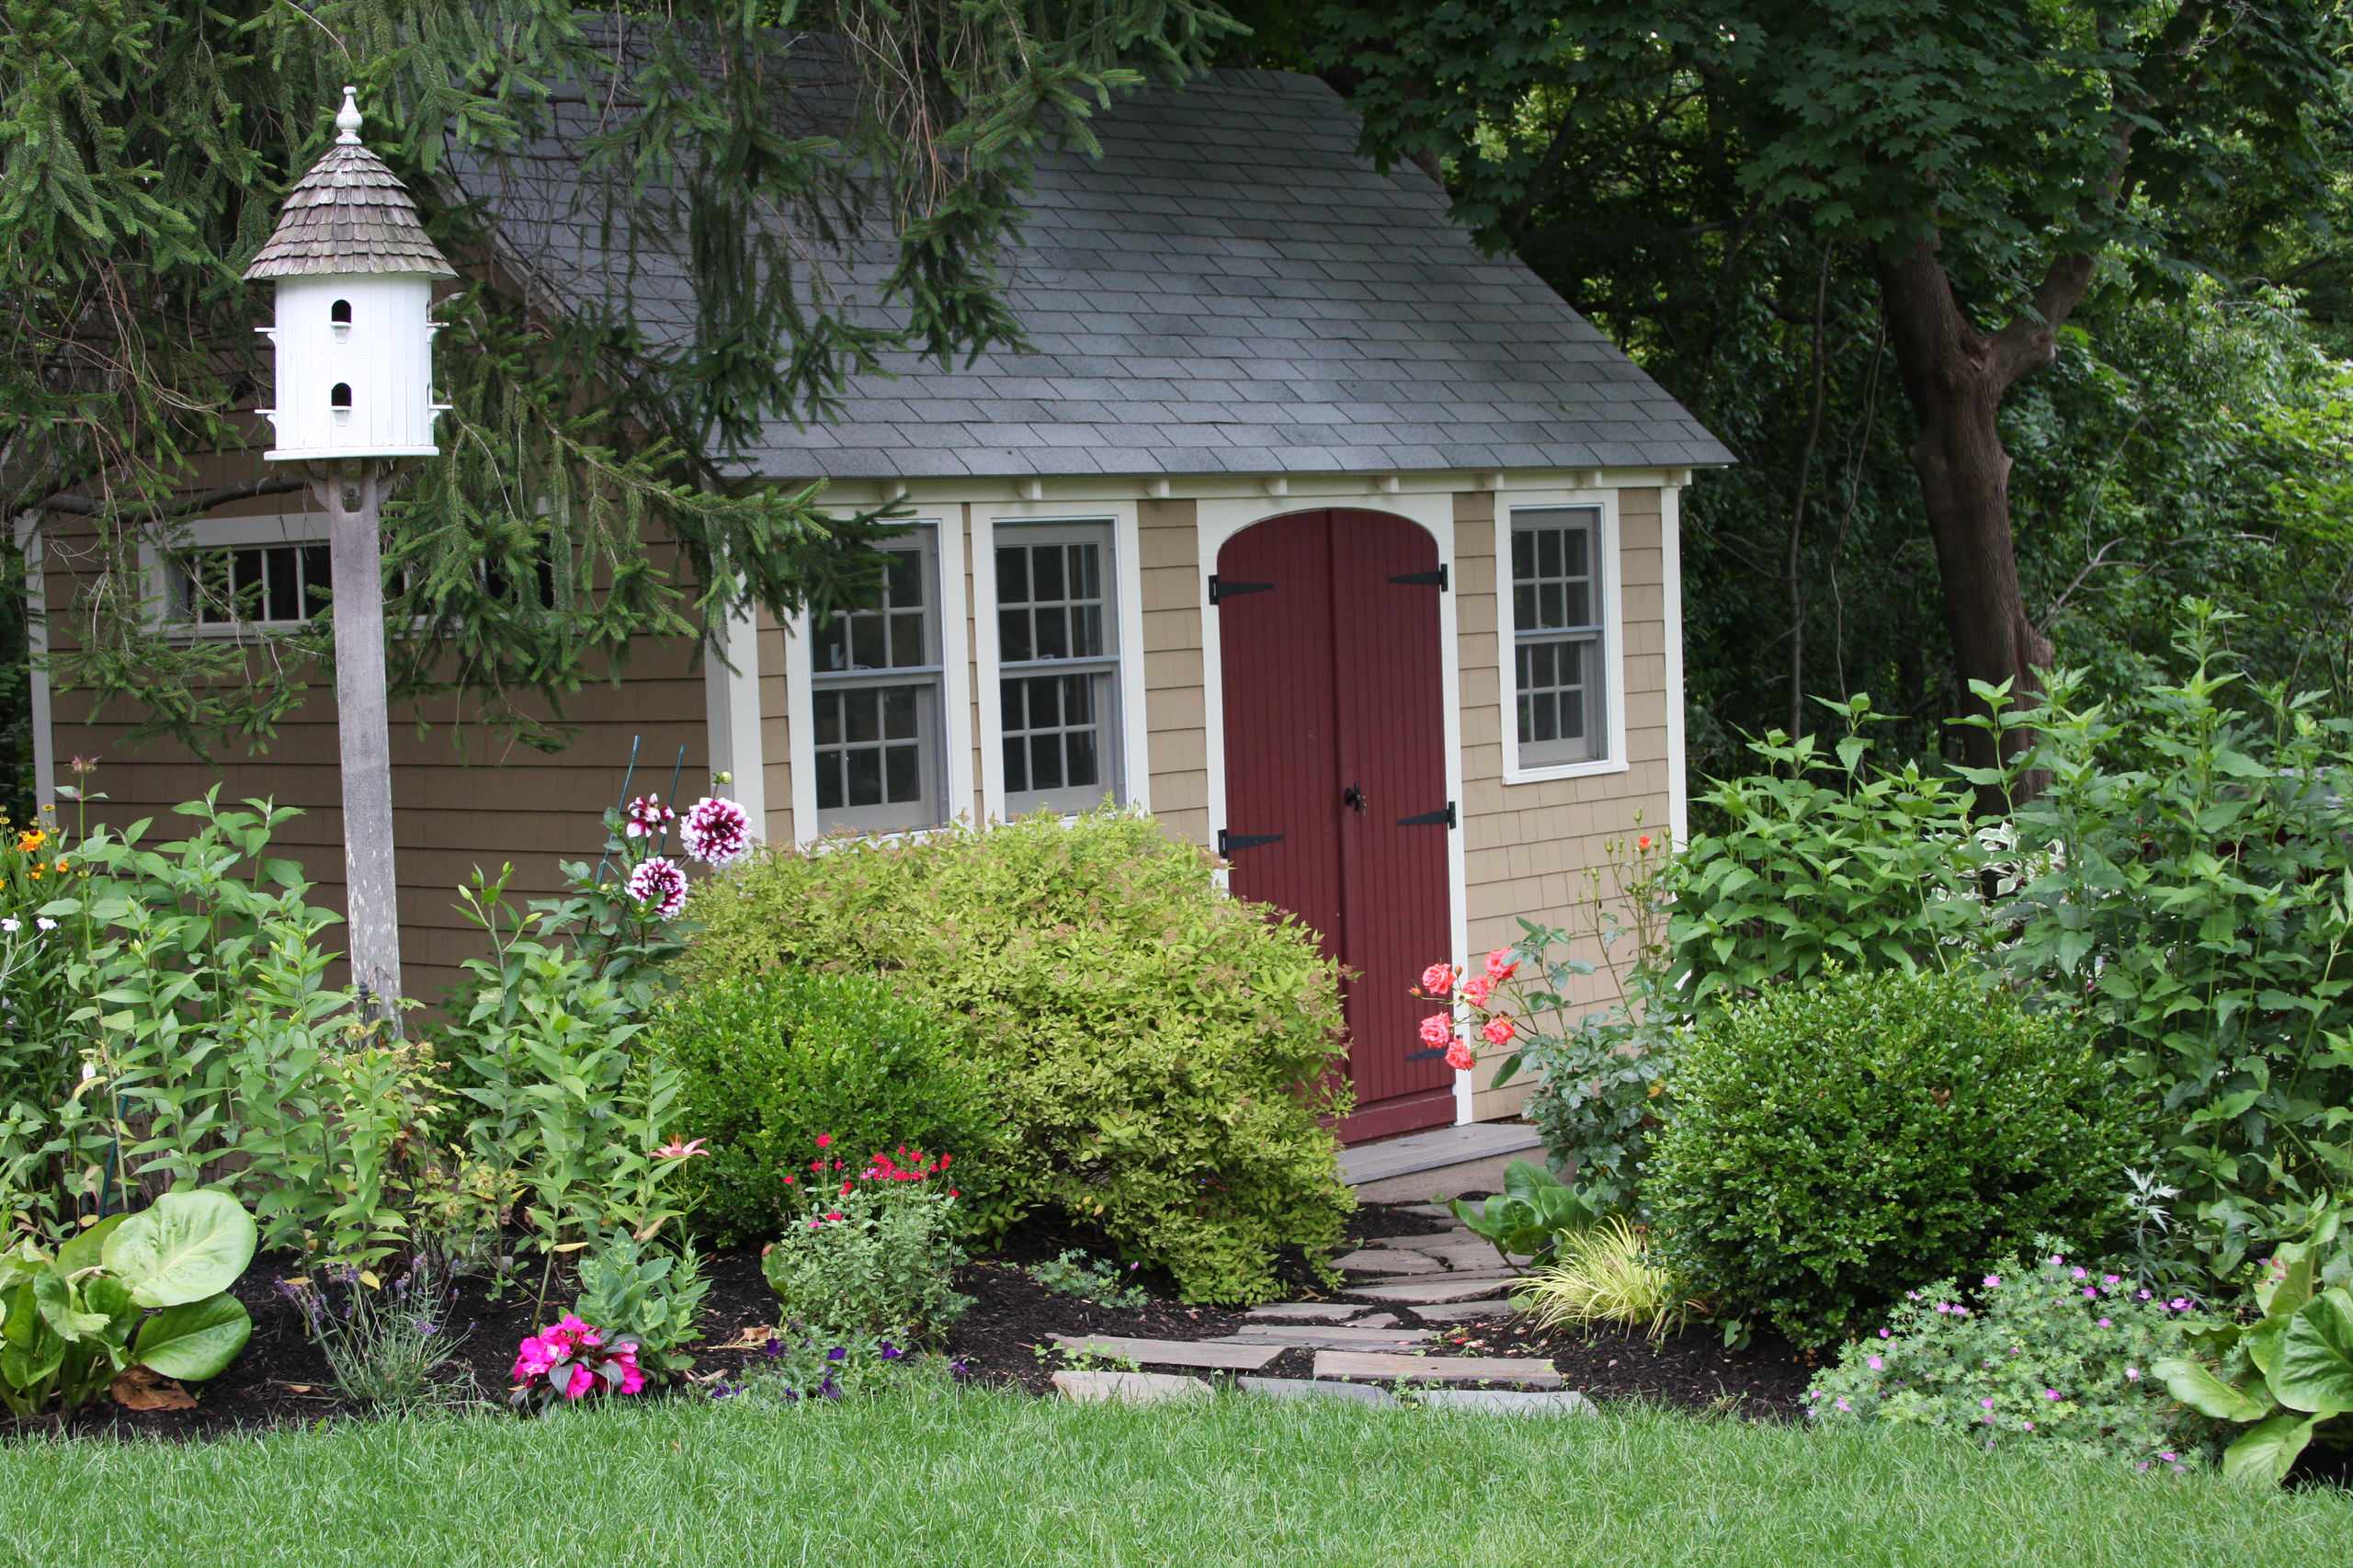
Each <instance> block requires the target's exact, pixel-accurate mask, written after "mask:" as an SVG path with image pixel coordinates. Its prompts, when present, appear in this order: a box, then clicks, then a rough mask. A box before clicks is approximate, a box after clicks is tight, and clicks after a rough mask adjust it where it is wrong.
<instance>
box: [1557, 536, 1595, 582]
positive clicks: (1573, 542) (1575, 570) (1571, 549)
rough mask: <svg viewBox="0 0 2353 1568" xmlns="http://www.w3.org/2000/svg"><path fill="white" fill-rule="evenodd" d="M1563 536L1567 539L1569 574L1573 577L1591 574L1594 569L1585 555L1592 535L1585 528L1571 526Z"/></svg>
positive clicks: (1566, 549) (1566, 552) (1566, 550)
mask: <svg viewBox="0 0 2353 1568" xmlns="http://www.w3.org/2000/svg"><path fill="white" fill-rule="evenodd" d="M1563 540H1565V551H1564V553H1565V554H1566V556H1567V562H1566V566H1567V571H1568V574H1569V575H1570V576H1572V577H1583V576H1586V575H1589V574H1591V572H1592V570H1593V569H1592V568H1591V567H1589V566H1587V565H1586V558H1585V555H1586V544H1587V543H1588V542H1589V540H1590V536H1589V535H1588V534H1587V533H1586V530H1585V529H1583V528H1570V529H1567V530H1565V532H1564V533H1563Z"/></svg>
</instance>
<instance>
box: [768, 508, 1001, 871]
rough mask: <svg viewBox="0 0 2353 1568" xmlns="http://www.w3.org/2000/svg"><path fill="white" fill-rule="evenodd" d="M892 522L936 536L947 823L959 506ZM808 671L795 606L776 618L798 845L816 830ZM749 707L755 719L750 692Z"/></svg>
mask: <svg viewBox="0 0 2353 1568" xmlns="http://www.w3.org/2000/svg"><path fill="white" fill-rule="evenodd" d="M893 526H895V527H907V526H921V527H926V528H931V529H932V530H933V531H934V533H935V535H936V536H937V538H938V549H937V550H936V551H935V552H934V556H933V558H934V559H935V560H937V561H938V562H939V581H938V584H937V585H935V587H936V590H937V592H938V605H939V663H940V671H939V705H940V706H941V707H942V708H944V709H946V710H947V711H946V712H945V713H944V714H942V715H941V722H940V744H941V745H942V746H944V747H946V748H947V752H948V756H947V772H948V778H947V780H946V787H947V794H946V796H945V798H944V801H943V804H944V805H945V806H946V808H947V812H948V821H949V822H950V823H953V822H956V821H958V820H960V819H961V818H962V816H963V815H964V812H963V811H962V810H961V809H960V808H961V802H965V801H971V800H972V664H971V659H972V653H971V651H970V650H971V641H970V629H969V628H968V627H967V625H966V623H965V619H964V615H963V606H964V593H963V583H964V528H963V512H962V511H961V508H959V507H957V506H920V507H918V508H917V509H916V511H915V515H914V516H912V517H902V518H898V519H895V520H894V523H893ZM811 670H812V665H811V664H810V658H809V614H808V612H807V611H806V610H803V611H801V612H800V613H799V614H797V615H794V616H793V617H791V618H790V619H788V620H787V621H786V622H785V623H784V700H785V714H786V720H785V735H786V737H787V743H788V746H789V749H790V753H791V756H792V839H793V843H794V845H795V846H797V847H801V848H807V847H808V846H811V845H813V844H815V843H816V842H817V841H818V840H819V839H821V838H823V837H824V834H823V833H822V832H821V831H820V830H819V828H818V825H817V729H816V726H815V725H814V724H813V723H812V722H810V720H809V715H810V714H811V713H812V712H813V711H814V705H813V696H812V690H813V687H812V682H811V679H810V676H811ZM752 711H753V718H754V722H755V723H756V722H758V713H759V706H758V700H757V699H756V698H755V699H754V700H753V707H752ZM873 836H875V837H878V838H897V837H902V836H904V835H900V834H877V835H873Z"/></svg>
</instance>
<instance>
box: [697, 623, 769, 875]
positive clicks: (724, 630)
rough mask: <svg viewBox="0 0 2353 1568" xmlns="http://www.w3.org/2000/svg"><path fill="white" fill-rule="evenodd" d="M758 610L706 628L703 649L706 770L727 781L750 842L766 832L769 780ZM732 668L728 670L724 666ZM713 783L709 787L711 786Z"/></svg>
mask: <svg viewBox="0 0 2353 1568" xmlns="http://www.w3.org/2000/svg"><path fill="white" fill-rule="evenodd" d="M756 615H757V608H756V607H755V606H751V605H745V606H744V607H743V608H740V609H738V610H736V611H735V612H734V613H733V614H732V615H730V616H728V617H727V618H726V619H724V620H722V621H720V622H719V623H718V624H716V625H714V626H713V627H712V628H711V629H710V634H709V636H708V637H707V638H706V639H705V646H704V648H703V663H702V676H703V705H704V720H705V722H706V723H707V724H708V726H709V728H710V747H709V749H710V770H711V772H713V773H714V774H716V773H725V774H727V775H729V776H730V778H732V780H733V781H732V782H731V783H729V784H728V785H727V786H726V796H727V798H728V799H729V800H731V801H734V802H735V803H736V804H737V805H739V806H741V807H743V808H744V814H745V816H747V817H749V818H751V821H752V837H753V838H754V839H755V840H758V839H763V838H766V837H767V820H768V781H767V768H766V767H765V766H763V765H764V763H765V762H766V760H767V759H766V757H765V756H763V754H762V751H761V736H760V640H759V633H758V630H757V629H758V621H757V619H756ZM731 664H732V665H734V668H733V669H730V668H729V667H728V665H731ZM717 788H718V787H717V785H716V784H714V785H713V789H714V790H717Z"/></svg>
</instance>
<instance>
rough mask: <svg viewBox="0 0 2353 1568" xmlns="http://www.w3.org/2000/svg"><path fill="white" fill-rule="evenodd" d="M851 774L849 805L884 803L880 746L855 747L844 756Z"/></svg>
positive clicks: (876, 804) (877, 804)
mask: <svg viewBox="0 0 2353 1568" xmlns="http://www.w3.org/2000/svg"><path fill="white" fill-rule="evenodd" d="M843 761H844V763H845V764H846V765H847V769H848V773H849V803H850V804H851V805H852V806H879V805H881V803H882V751H881V747H879V746H854V747H852V748H851V749H850V750H849V751H847V752H846V753H844V754H843Z"/></svg>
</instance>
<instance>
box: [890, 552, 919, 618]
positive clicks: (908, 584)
mask: <svg viewBox="0 0 2353 1568" xmlns="http://www.w3.org/2000/svg"><path fill="white" fill-rule="evenodd" d="M885 553H886V554H888V555H889V557H890V562H889V564H888V565H886V566H885V567H884V568H883V569H882V592H883V602H884V603H885V604H887V605H889V606H890V607H891V608H892V609H905V608H922V606H923V551H920V550H893V551H886V552H885Z"/></svg>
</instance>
